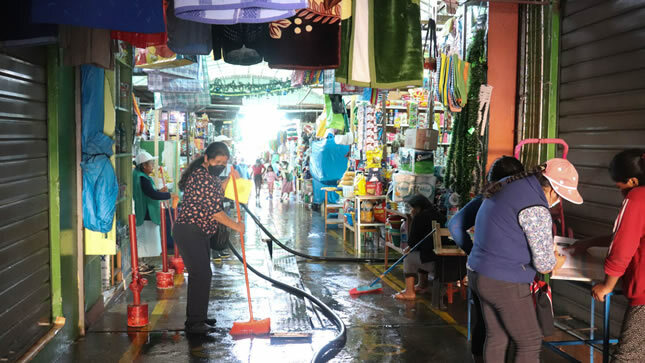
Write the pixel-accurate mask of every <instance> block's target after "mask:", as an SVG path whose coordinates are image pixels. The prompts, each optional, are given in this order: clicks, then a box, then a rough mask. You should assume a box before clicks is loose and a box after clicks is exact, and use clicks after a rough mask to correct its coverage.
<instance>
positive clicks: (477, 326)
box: [468, 287, 486, 357]
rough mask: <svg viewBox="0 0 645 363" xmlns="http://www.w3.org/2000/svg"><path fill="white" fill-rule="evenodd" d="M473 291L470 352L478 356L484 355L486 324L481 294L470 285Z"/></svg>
mask: <svg viewBox="0 0 645 363" xmlns="http://www.w3.org/2000/svg"><path fill="white" fill-rule="evenodd" d="M468 288H469V289H470V291H471V292H472V297H473V308H472V310H471V312H470V314H471V317H470V318H471V321H472V341H471V342H470V352H471V353H472V354H473V355H474V356H476V357H483V356H484V343H485V342H486V324H484V314H483V313H482V307H481V302H480V301H479V296H477V294H476V293H475V291H473V288H472V287H468Z"/></svg>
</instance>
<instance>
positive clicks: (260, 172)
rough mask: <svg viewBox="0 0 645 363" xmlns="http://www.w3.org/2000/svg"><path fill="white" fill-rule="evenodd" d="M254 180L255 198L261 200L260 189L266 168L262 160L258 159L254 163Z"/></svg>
mask: <svg viewBox="0 0 645 363" xmlns="http://www.w3.org/2000/svg"><path fill="white" fill-rule="evenodd" d="M252 169H253V182H254V183H255V200H256V201H257V202H258V203H259V202H260V191H261V190H262V179H263V177H264V171H265V170H266V168H265V167H264V164H262V160H260V159H257V160H256V161H255V165H253V168H252Z"/></svg>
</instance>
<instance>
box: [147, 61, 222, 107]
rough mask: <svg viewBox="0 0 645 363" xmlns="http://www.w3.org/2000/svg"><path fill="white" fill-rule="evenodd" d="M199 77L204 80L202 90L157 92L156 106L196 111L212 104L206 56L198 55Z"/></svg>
mask: <svg viewBox="0 0 645 363" xmlns="http://www.w3.org/2000/svg"><path fill="white" fill-rule="evenodd" d="M197 62H198V65H199V76H198V78H199V79H200V80H201V82H202V91H200V92H155V108H166V109H172V110H176V111H184V112H195V111H198V110H201V109H203V108H204V107H206V106H208V105H210V103H211V97H210V93H209V84H208V65H207V64H206V57H205V56H197Z"/></svg>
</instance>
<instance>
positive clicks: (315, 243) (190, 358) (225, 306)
mask: <svg viewBox="0 0 645 363" xmlns="http://www.w3.org/2000/svg"><path fill="white" fill-rule="evenodd" d="M251 206H252V210H254V212H255V214H256V215H257V216H258V217H259V218H260V219H261V220H262V221H263V223H264V224H265V226H266V227H267V228H268V229H269V230H270V231H272V233H273V234H274V235H275V236H276V237H277V238H278V239H280V240H281V241H283V242H286V243H288V244H289V245H290V247H292V248H295V249H297V250H299V251H303V252H305V253H308V254H312V255H326V256H352V253H353V249H352V247H353V246H350V245H349V244H348V243H343V241H342V230H340V229H338V230H331V229H330V230H329V231H328V233H327V234H325V232H324V224H323V220H322V217H321V215H320V213H319V212H315V211H311V210H310V209H308V208H306V207H305V206H304V205H303V204H300V203H297V202H295V201H293V200H292V201H290V202H289V203H280V201H279V200H277V199H274V200H273V201H269V200H265V199H263V200H261V203H260V206H256V205H255V203H254V202H252V203H251ZM246 222H247V224H246V227H247V228H246V247H247V257H248V261H249V264H250V265H252V266H254V267H256V268H257V269H259V270H260V271H262V272H263V273H266V274H268V275H270V276H271V277H273V278H274V279H277V280H280V281H282V282H285V283H288V284H289V285H292V286H296V287H299V288H302V289H305V290H308V291H310V292H311V293H312V294H313V295H314V296H316V297H317V298H319V299H320V300H322V301H323V302H324V303H325V304H327V305H328V306H329V307H330V308H331V309H333V310H334V311H335V312H336V313H337V314H338V315H339V316H340V317H341V318H342V320H343V321H344V322H345V324H346V326H347V343H346V345H345V347H344V348H343V349H342V350H341V351H340V352H339V353H338V354H337V355H336V357H335V358H334V359H333V361H335V362H470V361H471V356H470V347H469V343H468V341H467V340H466V336H465V335H466V321H467V320H466V319H467V315H466V302H465V299H462V298H461V297H460V296H459V295H456V296H455V301H454V303H453V304H449V305H448V306H447V308H445V309H442V310H440V309H436V308H434V307H432V306H431V304H430V301H431V299H430V296H420V297H419V298H418V299H417V301H414V302H401V301H397V300H395V299H393V298H392V295H393V294H394V293H395V292H396V290H400V289H402V286H403V274H402V271H401V269H397V270H395V271H394V273H393V274H392V276H391V277H389V278H387V279H385V281H384V284H383V285H384V292H383V293H380V294H370V295H363V296H360V297H358V298H352V297H350V296H349V293H348V291H349V290H350V289H351V288H353V287H357V286H360V285H366V284H368V283H369V282H371V280H373V279H374V278H375V276H376V275H378V274H379V273H380V272H382V271H383V265H368V264H356V263H335V262H334V263H332V262H311V261H308V260H305V259H302V258H296V257H294V256H293V255H291V254H289V253H287V252H286V251H283V250H281V249H280V248H279V247H277V246H275V247H274V253H273V259H271V258H270V257H269V253H268V249H267V246H266V243H265V242H263V241H262V239H263V238H266V236H264V235H263V234H262V232H261V230H260V229H259V228H257V227H256V226H255V225H254V223H253V220H252V219H251V218H247V219H246ZM233 239H235V240H236V241H235V242H234V244H235V245H236V246H238V249H239V241H237V239H236V238H233ZM364 250H365V251H366V252H365V253H367V254H369V253H376V251H375V250H374V248H370V247H369V246H366V248H365V249H364ZM381 253H382V251H381ZM395 258H396V256H395ZM212 269H213V281H212V285H211V293H210V297H211V299H210V306H209V314H210V315H211V316H212V317H214V318H216V319H217V326H218V329H217V331H216V332H214V333H212V334H210V335H209V336H208V337H204V338H193V337H190V336H187V335H186V334H185V333H184V332H183V323H184V317H185V307H186V283H187V280H188V279H189V278H190V275H185V276H176V278H175V288H174V289H171V290H157V289H156V286H155V281H154V275H148V278H149V284H148V286H146V287H145V288H144V290H143V293H142V300H143V301H144V302H145V303H147V304H148V308H149V311H150V323H149V325H148V326H147V327H146V328H143V329H131V328H128V327H127V324H126V323H127V322H126V311H127V304H128V303H129V302H131V299H132V294H131V293H130V291H127V292H126V293H124V294H122V295H121V296H120V297H119V298H118V299H116V302H114V303H113V304H111V305H109V306H108V307H107V310H106V312H105V313H104V314H103V316H102V317H101V318H100V320H99V321H97V322H96V323H95V324H93V325H92V326H91V328H90V329H89V331H88V333H87V335H86V336H85V337H83V338H82V339H80V340H78V341H77V342H75V343H73V344H72V345H71V346H69V347H61V349H60V351H61V356H60V358H59V359H58V360H57V362H155V363H161V362H307V361H310V360H311V358H312V356H313V354H314V353H315V352H316V351H317V350H318V349H319V348H320V347H322V346H323V345H325V344H326V343H327V342H328V341H329V340H331V339H332V338H333V337H334V336H335V335H336V333H337V330H336V328H335V327H334V325H333V324H332V323H331V322H330V321H329V320H327V319H326V318H325V317H324V316H323V315H322V314H321V312H320V311H318V309H314V308H313V306H312V304H311V303H309V302H308V301H307V300H304V299H302V298H298V297H295V296H293V295H290V294H287V293H286V292H284V291H282V290H279V289H276V288H274V287H272V286H271V285H270V284H269V283H268V282H266V281H264V280H262V279H260V278H259V277H257V276H255V275H254V274H252V273H251V272H249V278H250V281H251V295H252V299H253V309H254V316H255V318H256V319H263V318H267V317H270V318H271V329H272V332H274V333H275V332H306V333H311V334H312V341H311V342H305V343H292V344H271V340H270V339H269V338H268V337H255V338H244V339H234V338H233V337H232V336H231V335H230V334H229V329H230V327H231V326H232V324H233V322H235V321H248V305H247V300H246V289H245V285H244V275H243V268H242V265H241V264H240V263H239V261H237V259H236V258H235V257H234V256H233V255H231V257H230V258H227V259H224V260H221V259H220V260H214V261H213V263H212ZM587 356H588V353H587ZM542 360H543V361H544V362H562V361H564V360H563V359H562V358H560V357H558V356H557V355H555V354H554V353H552V352H550V351H548V350H545V351H544V353H543V355H542Z"/></svg>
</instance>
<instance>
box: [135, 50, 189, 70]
mask: <svg viewBox="0 0 645 363" xmlns="http://www.w3.org/2000/svg"><path fill="white" fill-rule="evenodd" d="M136 51H137V53H136V55H135V61H134V65H135V67H138V68H152V69H158V68H173V67H181V66H185V65H189V64H192V63H195V62H196V61H197V57H196V56H192V55H181V54H176V53H175V52H173V51H172V50H170V48H168V47H167V46H166V45H158V46H154V47H148V48H145V49H141V48H137V50H136Z"/></svg>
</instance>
